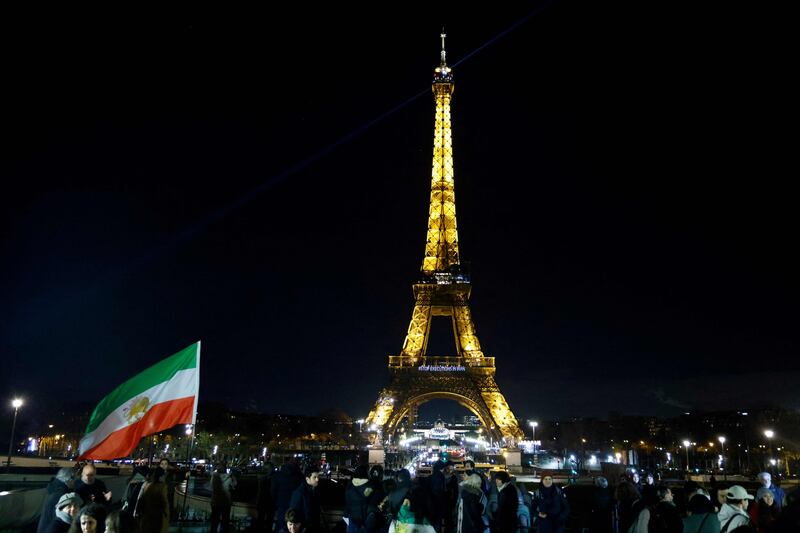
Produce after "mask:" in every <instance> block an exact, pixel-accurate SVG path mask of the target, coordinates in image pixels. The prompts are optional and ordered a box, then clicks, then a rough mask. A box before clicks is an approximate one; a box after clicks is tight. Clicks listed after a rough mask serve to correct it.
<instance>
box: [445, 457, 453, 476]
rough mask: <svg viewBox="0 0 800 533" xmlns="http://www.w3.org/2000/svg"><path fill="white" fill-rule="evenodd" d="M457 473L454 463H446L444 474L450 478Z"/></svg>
mask: <svg viewBox="0 0 800 533" xmlns="http://www.w3.org/2000/svg"><path fill="white" fill-rule="evenodd" d="M454 471H455V464H454V463H453V462H452V461H446V462H445V463H444V473H445V475H447V476H449V475H451V474H452V473H453V472H454Z"/></svg>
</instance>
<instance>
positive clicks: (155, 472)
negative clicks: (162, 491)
mask: <svg viewBox="0 0 800 533" xmlns="http://www.w3.org/2000/svg"><path fill="white" fill-rule="evenodd" d="M164 474H165V472H164V469H163V468H161V467H160V466H158V467H156V468H154V469H152V470H151V471H150V473H149V474H147V481H149V482H150V483H158V482H159V481H161V480H162V479H163V477H164Z"/></svg>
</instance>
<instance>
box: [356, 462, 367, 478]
mask: <svg viewBox="0 0 800 533" xmlns="http://www.w3.org/2000/svg"><path fill="white" fill-rule="evenodd" d="M367 476H369V474H368V473H367V467H366V466H365V465H358V466H357V467H356V469H355V470H353V479H367Z"/></svg>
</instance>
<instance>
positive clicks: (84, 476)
mask: <svg viewBox="0 0 800 533" xmlns="http://www.w3.org/2000/svg"><path fill="white" fill-rule="evenodd" d="M95 477H97V469H96V468H95V467H94V465H93V464H88V465H84V467H83V468H82V469H81V481H83V482H84V483H86V484H87V485H91V484H92V483H94V480H95Z"/></svg>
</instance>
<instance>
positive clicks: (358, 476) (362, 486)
mask: <svg viewBox="0 0 800 533" xmlns="http://www.w3.org/2000/svg"><path fill="white" fill-rule="evenodd" d="M368 483H369V474H368V473H367V467H366V466H365V465H358V467H356V469H355V471H354V472H353V478H352V480H351V481H350V484H349V485H348V487H347V489H345V491H344V515H343V516H344V517H345V518H347V533H359V532H363V531H365V528H366V524H367V504H368V502H369V497H370V496H371V495H372V487H370V486H369V484H368Z"/></svg>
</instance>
